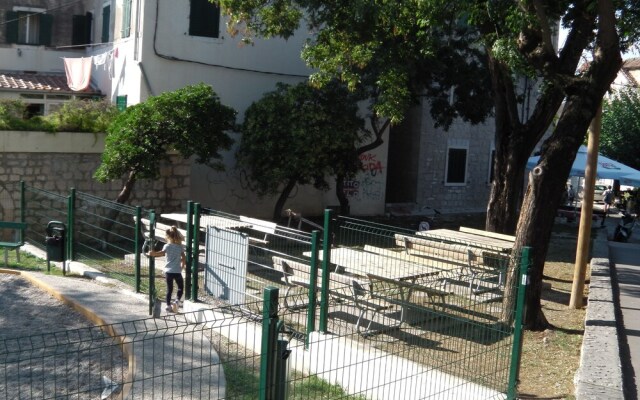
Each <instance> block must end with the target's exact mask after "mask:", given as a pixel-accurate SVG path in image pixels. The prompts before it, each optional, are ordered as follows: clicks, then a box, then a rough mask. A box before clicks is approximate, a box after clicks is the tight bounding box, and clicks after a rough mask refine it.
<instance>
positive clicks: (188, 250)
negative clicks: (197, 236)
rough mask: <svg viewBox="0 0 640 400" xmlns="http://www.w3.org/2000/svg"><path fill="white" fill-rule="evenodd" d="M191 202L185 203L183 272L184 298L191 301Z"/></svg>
mask: <svg viewBox="0 0 640 400" xmlns="http://www.w3.org/2000/svg"><path fill="white" fill-rule="evenodd" d="M192 229H193V201H192V200H189V201H187V237H186V238H185V240H186V241H187V242H186V250H185V253H186V257H187V260H186V261H187V268H186V270H185V278H186V279H185V288H184V298H185V299H191V272H192V270H191V260H192V259H193V254H192V252H193V231H192Z"/></svg>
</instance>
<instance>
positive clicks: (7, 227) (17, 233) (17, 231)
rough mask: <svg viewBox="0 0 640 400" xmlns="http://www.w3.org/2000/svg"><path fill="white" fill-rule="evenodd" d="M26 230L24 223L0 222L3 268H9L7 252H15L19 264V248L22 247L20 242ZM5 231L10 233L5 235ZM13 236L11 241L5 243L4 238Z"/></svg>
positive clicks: (22, 243)
mask: <svg viewBox="0 0 640 400" xmlns="http://www.w3.org/2000/svg"><path fill="white" fill-rule="evenodd" d="M26 229H27V224H25V223H24V222H9V221H0V233H1V234H0V248H3V249H4V266H5V267H8V266H9V250H15V251H16V258H17V260H18V262H20V247H22V246H23V245H24V241H22V237H23V233H24V231H25V230H26ZM7 231H12V232H11V233H10V234H9V235H7V234H6V233H7ZM11 234H12V235H13V241H6V240H5V237H7V236H10V235H11Z"/></svg>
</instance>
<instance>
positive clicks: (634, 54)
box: [558, 28, 640, 60]
mask: <svg viewBox="0 0 640 400" xmlns="http://www.w3.org/2000/svg"><path fill="white" fill-rule="evenodd" d="M568 32H569V31H568V30H567V29H563V28H560V35H559V36H558V45H559V47H560V48H562V46H564V42H565V40H566V39H567V34H568ZM638 47H640V43H639V44H637V45H636V46H635V48H634V50H633V51H631V52H629V53H626V54H623V55H622V59H624V60H626V59H628V58H635V57H640V51H639V49H638Z"/></svg>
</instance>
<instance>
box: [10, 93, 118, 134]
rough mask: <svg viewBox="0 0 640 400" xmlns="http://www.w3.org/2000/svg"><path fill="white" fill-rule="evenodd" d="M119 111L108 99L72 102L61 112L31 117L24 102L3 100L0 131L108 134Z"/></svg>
mask: <svg viewBox="0 0 640 400" xmlns="http://www.w3.org/2000/svg"><path fill="white" fill-rule="evenodd" d="M117 114H118V109H117V108H116V107H115V106H114V105H112V104H110V103H109V102H108V101H105V100H72V101H69V102H66V103H64V104H63V105H62V107H60V109H59V110H57V111H55V112H53V113H51V114H49V115H47V116H44V117H41V116H35V117H31V118H28V117H27V115H28V113H27V104H26V103H25V102H23V101H22V100H0V130H13V131H46V132H92V133H96V132H106V131H107V128H108V127H109V125H110V124H111V121H113V119H114V118H115V117H116V115H117Z"/></svg>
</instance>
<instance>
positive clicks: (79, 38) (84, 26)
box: [71, 12, 93, 46]
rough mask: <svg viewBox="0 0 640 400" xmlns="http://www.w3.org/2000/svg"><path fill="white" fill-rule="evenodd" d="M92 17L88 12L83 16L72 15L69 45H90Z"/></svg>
mask: <svg viewBox="0 0 640 400" xmlns="http://www.w3.org/2000/svg"><path fill="white" fill-rule="evenodd" d="M92 20H93V15H92V14H91V13H90V12H88V13H86V14H85V15H74V16H73V18H72V21H73V26H72V32H71V44H72V45H74V46H84V45H87V44H90V43H91V21H92Z"/></svg>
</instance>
